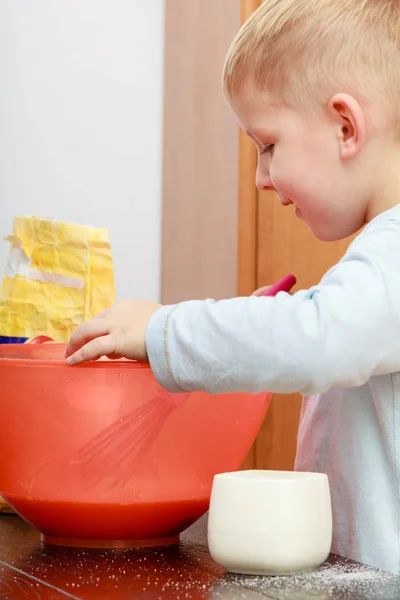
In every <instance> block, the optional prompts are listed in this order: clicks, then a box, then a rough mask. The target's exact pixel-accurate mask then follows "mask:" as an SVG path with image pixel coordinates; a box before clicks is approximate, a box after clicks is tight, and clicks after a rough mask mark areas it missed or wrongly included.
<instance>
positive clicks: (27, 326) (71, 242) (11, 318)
mask: <svg viewBox="0 0 400 600" xmlns="http://www.w3.org/2000/svg"><path fill="white" fill-rule="evenodd" d="M6 240H7V241H8V242H9V243H10V253H9V257H8V262H7V266H6V273H5V277H4V279H3V284H2V289H1V296H0V343H21V342H25V341H27V340H29V339H31V338H34V337H36V336H38V335H46V336H49V337H50V338H52V339H53V340H54V341H55V342H59V343H65V342H67V341H68V340H69V337H70V335H71V333H72V332H73V331H74V330H75V329H76V328H77V327H78V325H80V324H81V323H82V322H84V321H86V320H88V319H89V318H91V317H93V316H95V315H96V314H97V313H99V312H101V311H103V310H105V309H107V308H109V307H110V306H112V305H113V304H114V303H115V283H114V267H113V260H112V254H111V247H110V243H109V237H108V231H107V230H106V229H96V228H94V227H88V226H82V225H74V224H72V223H59V222H57V221H55V220H53V219H47V218H37V217H16V218H15V219H14V226H13V232H12V235H10V236H8V237H7V238H6Z"/></svg>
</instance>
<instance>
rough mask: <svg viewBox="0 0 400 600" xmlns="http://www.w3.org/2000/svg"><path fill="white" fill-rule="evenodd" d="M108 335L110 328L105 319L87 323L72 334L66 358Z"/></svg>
mask: <svg viewBox="0 0 400 600" xmlns="http://www.w3.org/2000/svg"><path fill="white" fill-rule="evenodd" d="M108 333H109V327H108V324H107V322H106V320H105V319H92V320H91V321H87V322H86V323H84V324H83V325H81V326H80V327H78V329H76V331H74V333H73V334H72V336H71V339H70V340H69V343H68V345H67V350H66V353H65V356H66V357H68V356H71V355H72V354H74V352H76V351H77V350H79V348H82V346H84V345H85V344H87V343H88V342H91V341H92V340H94V339H96V338H98V337H100V336H103V335H106V334H108Z"/></svg>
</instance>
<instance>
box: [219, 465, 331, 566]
mask: <svg viewBox="0 0 400 600" xmlns="http://www.w3.org/2000/svg"><path fill="white" fill-rule="evenodd" d="M331 544H332V508H331V497H330V492H329V483H328V478H327V476H326V475H323V474H321V473H300V472H291V471H288V472H286V471H239V472H236V473H222V474H220V475H216V476H215V478H214V483H213V488H212V492H211V502H210V511H209V519H208V545H209V549H210V553H211V556H212V557H213V559H214V560H215V561H216V562H217V563H219V564H220V565H221V566H223V567H224V568H225V569H226V570H227V571H229V572H231V573H243V574H248V575H291V574H294V573H304V572H306V571H309V570H312V569H313V568H315V567H317V566H318V565H320V564H321V563H323V562H324V561H325V560H326V558H327V557H328V555H329V552H330V549H331Z"/></svg>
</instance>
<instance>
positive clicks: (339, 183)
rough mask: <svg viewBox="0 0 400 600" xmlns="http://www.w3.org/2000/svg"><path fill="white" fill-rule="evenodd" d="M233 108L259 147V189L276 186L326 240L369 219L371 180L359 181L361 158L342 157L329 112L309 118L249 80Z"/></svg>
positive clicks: (348, 232)
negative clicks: (269, 98) (350, 160)
mask: <svg viewBox="0 0 400 600" xmlns="http://www.w3.org/2000/svg"><path fill="white" fill-rule="evenodd" d="M232 107H233V110H234V111H235V113H236V115H237V117H238V119H239V122H240V124H241V126H242V128H243V129H244V131H246V132H247V134H248V136H249V137H250V138H251V139H252V140H253V142H254V143H255V145H256V146H257V150H258V153H259V154H258V166H257V174H256V185H257V187H258V188H259V189H260V190H273V191H275V192H276V193H277V195H278V198H279V200H280V202H281V204H282V205H283V206H289V205H293V207H294V210H295V213H296V215H297V216H298V217H299V218H300V219H302V220H303V221H305V222H306V223H307V225H308V226H309V228H310V229H311V231H312V233H313V234H314V235H315V236H316V237H317V238H319V239H321V240H324V241H331V240H336V239H341V238H344V237H347V236H349V235H351V234H352V233H354V232H355V231H357V230H358V229H360V228H361V227H362V226H363V225H364V224H365V221H366V215H367V211H368V195H367V194H366V191H367V186H366V182H365V185H363V184H362V183H361V184H360V181H361V178H360V177H359V176H360V171H359V169H360V167H359V164H357V159H355V160H356V163H354V162H353V164H351V165H350V164H349V162H346V161H343V159H342V155H341V148H340V141H339V135H338V125H337V123H336V122H335V121H334V119H332V118H330V116H329V114H328V112H327V114H323V112H322V110H321V113H320V114H318V115H313V116H307V117H306V116H305V115H303V114H300V113H299V112H296V111H295V110H294V109H291V108H288V107H287V106H283V105H282V106H281V105H278V104H274V103H272V102H271V101H270V100H268V99H267V98H266V97H264V96H263V94H262V93H260V92H259V91H257V90H256V89H255V88H254V87H252V86H250V85H247V86H243V89H242V90H241V91H240V93H239V94H237V95H236V96H235V98H233V100H232ZM356 168H358V172H357V175H356V176H355V169H356Z"/></svg>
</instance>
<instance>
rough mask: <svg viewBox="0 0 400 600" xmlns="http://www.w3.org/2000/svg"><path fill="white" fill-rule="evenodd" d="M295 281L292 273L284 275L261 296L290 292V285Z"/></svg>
mask: <svg viewBox="0 0 400 600" xmlns="http://www.w3.org/2000/svg"><path fill="white" fill-rule="evenodd" d="M296 282H297V279H296V277H295V276H294V275H285V277H283V278H282V279H280V280H279V281H277V282H276V283H274V284H273V285H271V287H269V288H268V289H267V290H266V291H265V292H264V293H263V294H261V295H262V296H276V294H277V293H278V292H290V290H291V289H292V287H293V286H294V285H295V283H296Z"/></svg>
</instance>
